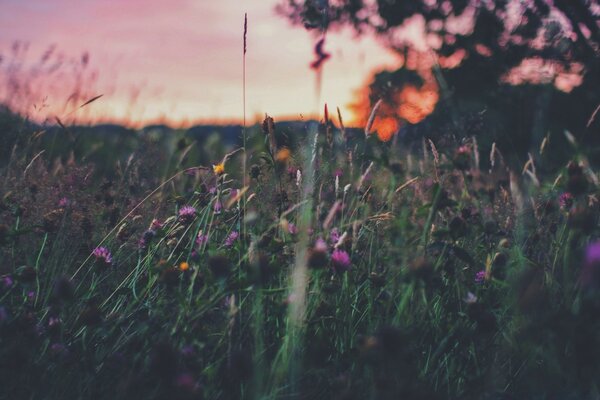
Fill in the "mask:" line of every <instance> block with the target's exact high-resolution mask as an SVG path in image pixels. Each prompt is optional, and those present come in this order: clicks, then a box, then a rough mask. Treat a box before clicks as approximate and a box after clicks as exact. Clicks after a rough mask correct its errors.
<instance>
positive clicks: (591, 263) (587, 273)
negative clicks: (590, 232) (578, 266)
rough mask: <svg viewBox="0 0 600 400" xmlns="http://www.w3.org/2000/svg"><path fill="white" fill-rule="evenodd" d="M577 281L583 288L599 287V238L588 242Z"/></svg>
mask: <svg viewBox="0 0 600 400" xmlns="http://www.w3.org/2000/svg"><path fill="white" fill-rule="evenodd" d="M579 282H580V284H581V285H582V286H583V287H585V288H594V287H595V288H598V287H600V240H598V241H596V242H594V243H590V244H589V245H588V246H587V248H586V249H585V257H584V261H583V268H582V270H581V274H580V276H579Z"/></svg>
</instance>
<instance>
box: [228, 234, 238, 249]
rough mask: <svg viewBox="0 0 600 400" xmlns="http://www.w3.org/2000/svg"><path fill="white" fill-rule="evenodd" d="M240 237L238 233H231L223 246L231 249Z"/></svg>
mask: <svg viewBox="0 0 600 400" xmlns="http://www.w3.org/2000/svg"><path fill="white" fill-rule="evenodd" d="M239 237H240V233H239V232H238V231H231V233H230V234H229V235H228V236H227V238H226V239H225V246H227V247H231V246H233V244H234V243H235V241H236V240H238V238H239Z"/></svg>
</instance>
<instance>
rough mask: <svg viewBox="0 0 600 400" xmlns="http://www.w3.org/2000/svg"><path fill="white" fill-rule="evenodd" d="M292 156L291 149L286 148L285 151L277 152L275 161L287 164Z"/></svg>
mask: <svg viewBox="0 0 600 400" xmlns="http://www.w3.org/2000/svg"><path fill="white" fill-rule="evenodd" d="M291 154H292V153H291V152H290V149H288V148H287V147H284V148H283V149H281V150H279V151H278V152H277V154H276V155H275V160H277V161H279V162H286V161H287V160H288V159H289V158H290V156H291Z"/></svg>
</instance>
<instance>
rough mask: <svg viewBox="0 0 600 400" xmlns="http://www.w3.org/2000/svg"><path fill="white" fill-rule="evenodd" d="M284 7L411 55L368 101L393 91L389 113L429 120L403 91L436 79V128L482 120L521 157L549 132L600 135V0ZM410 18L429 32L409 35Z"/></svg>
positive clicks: (321, 26) (300, 17) (378, 0)
mask: <svg viewBox="0 0 600 400" xmlns="http://www.w3.org/2000/svg"><path fill="white" fill-rule="evenodd" d="M277 9H278V12H279V13H280V14H282V15H284V16H285V17H286V18H288V19H289V20H290V21H291V22H292V23H294V24H297V25H303V26H304V27H306V28H307V29H310V30H318V31H320V32H326V31H328V30H335V29H338V28H340V27H343V26H351V27H353V28H354V29H355V31H356V33H357V34H362V33H365V32H371V33H374V34H375V35H376V36H377V37H378V38H379V39H380V40H381V41H382V42H383V43H384V44H385V45H386V46H387V47H389V48H390V49H392V50H394V51H395V52H397V53H398V54H399V55H401V56H402V58H403V59H404V60H405V62H404V64H403V66H402V67H401V68H400V69H399V70H397V71H383V72H381V73H379V74H377V75H376V76H375V77H374V79H373V81H372V83H371V85H370V87H369V94H368V104H364V102H363V103H362V104H361V106H362V107H363V108H368V106H369V105H371V106H372V105H373V104H374V103H375V102H376V101H377V100H378V99H384V100H386V99H387V100H386V102H387V104H388V105H389V107H388V110H387V114H386V115H385V116H384V118H385V117H390V115H391V114H395V118H398V119H399V120H402V121H403V122H405V123H409V124H410V123H411V122H418V121H420V120H419V119H418V118H415V120H413V121H411V120H410V119H407V118H406V117H404V116H402V115H401V113H400V112H399V110H400V108H401V107H402V104H399V103H398V99H399V98H401V97H402V96H399V95H398V93H397V92H398V91H400V92H402V91H403V90H404V88H403V87H404V86H405V85H410V87H411V88H413V90H414V89H415V88H416V89H417V90H425V91H426V92H427V91H429V90H431V86H432V85H436V86H437V88H438V89H439V92H440V100H439V102H438V104H437V107H436V109H435V112H434V113H433V114H432V115H431V117H430V118H428V119H431V120H432V121H435V124H433V123H432V128H436V127H437V128H438V129H439V130H444V131H447V130H448V129H447V128H448V126H450V127H454V130H455V134H456V135H457V136H465V135H467V134H480V135H481V132H475V131H476V130H474V129H470V128H469V126H468V125H469V123H467V122H465V121H464V120H477V119H478V120H479V121H478V122H477V124H476V125H477V127H478V128H479V131H481V130H482V127H485V129H484V130H485V131H486V133H485V135H484V136H485V137H483V138H482V141H483V143H484V144H485V143H486V142H487V144H488V145H491V142H493V141H496V142H497V144H499V145H500V147H501V149H502V148H503V149H504V150H505V151H507V152H514V154H515V155H517V156H518V155H523V154H524V153H526V152H527V150H529V149H530V148H531V147H532V146H534V145H536V144H537V145H539V143H540V142H541V140H542V139H543V137H544V136H545V135H546V134H547V132H548V131H552V132H553V134H555V133H556V132H559V131H561V130H563V129H569V130H570V131H572V132H573V133H574V134H575V135H576V137H578V138H580V139H582V140H587V141H591V142H593V143H596V144H597V143H598V141H597V139H598V138H597V137H596V136H599V135H591V134H590V133H589V132H590V131H598V130H599V129H598V128H599V127H600V122H599V121H592V123H591V124H589V126H587V125H588V124H587V123H588V121H589V117H590V115H592V113H593V111H594V110H595V109H596V107H597V106H598V105H599V104H600V86H599V84H600V67H599V65H600V62H599V60H600V4H599V3H598V2H597V1H596V0H443V1H438V0H410V1H409V0H374V1H367V0H337V1H334V0H287V1H282V2H281V3H280V4H279V5H278V8H277ZM408 26H412V27H413V30H412V31H413V32H414V31H415V29H414V28H415V27H416V28H418V29H417V31H418V32H419V34H418V35H414V34H413V35H412V36H407V35H406V34H405V33H404V31H405V30H406V28H407V27H408ZM415 60H416V62H415ZM407 71H409V72H407ZM415 75H417V76H418V77H416V76H415ZM419 79H420V80H419ZM423 85H426V86H425V88H424V89H423ZM404 97H406V96H404ZM358 108H360V107H358ZM359 115H360V113H359ZM599 119H600V118H599ZM417 120H418V121H417ZM457 121H458V123H457ZM465 124H466V125H467V126H465ZM434 130H435V129H434ZM469 131H473V132H469ZM598 133H600V132H598ZM560 136H561V137H562V132H561V133H560Z"/></svg>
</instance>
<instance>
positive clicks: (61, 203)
mask: <svg viewBox="0 0 600 400" xmlns="http://www.w3.org/2000/svg"><path fill="white" fill-rule="evenodd" d="M70 205H71V200H69V199H67V198H66V197H63V198H61V199H60V200H59V201H58V206H59V207H60V208H67V207H68V206H70Z"/></svg>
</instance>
